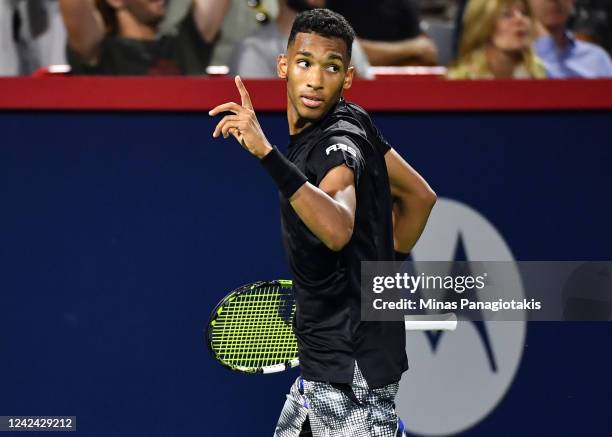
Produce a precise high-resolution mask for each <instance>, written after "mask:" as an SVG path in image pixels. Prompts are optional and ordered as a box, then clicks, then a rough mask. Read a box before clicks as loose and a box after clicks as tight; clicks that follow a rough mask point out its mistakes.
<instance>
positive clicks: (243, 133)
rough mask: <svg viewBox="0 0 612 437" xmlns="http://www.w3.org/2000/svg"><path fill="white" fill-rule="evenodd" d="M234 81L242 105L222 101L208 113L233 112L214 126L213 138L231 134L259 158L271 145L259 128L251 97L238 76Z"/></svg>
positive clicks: (266, 152)
mask: <svg viewBox="0 0 612 437" xmlns="http://www.w3.org/2000/svg"><path fill="white" fill-rule="evenodd" d="M235 82H236V87H237V88H238V92H239V93H240V98H241V101H242V105H239V104H237V103H234V102H228V103H223V104H222V105H219V106H217V107H216V108H213V109H212V110H211V111H210V112H209V113H208V114H209V115H211V116H214V115H217V114H219V113H220V112H232V113H233V115H226V116H225V117H223V118H222V119H221V121H220V122H219V123H218V124H217V126H216V127H215V131H214V132H213V138H217V137H218V136H219V135H223V138H227V137H228V136H229V135H233V136H234V138H236V140H237V141H238V142H239V143H240V144H241V145H242V147H244V148H245V149H247V150H248V151H249V152H250V153H251V154H252V155H255V156H257V157H258V158H259V159H261V158H263V157H264V156H266V155H267V154H268V153H269V152H270V151H271V150H272V146H271V145H270V143H269V142H268V139H267V138H266V136H265V135H264V133H263V131H262V130H261V126H260V125H259V121H257V116H256V114H255V111H254V110H253V104H252V103H251V97H250V96H249V92H248V91H247V89H246V88H245V86H244V84H243V83H242V80H241V79H240V76H236V78H235Z"/></svg>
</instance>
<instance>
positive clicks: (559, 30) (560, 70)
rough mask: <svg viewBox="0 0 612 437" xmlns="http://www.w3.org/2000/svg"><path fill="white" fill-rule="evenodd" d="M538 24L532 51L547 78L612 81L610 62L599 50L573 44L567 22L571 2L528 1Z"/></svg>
mask: <svg viewBox="0 0 612 437" xmlns="http://www.w3.org/2000/svg"><path fill="white" fill-rule="evenodd" d="M530 3H531V7H532V9H533V13H534V16H535V17H536V19H537V20H538V21H539V24H538V36H539V38H538V39H537V41H536V43H535V49H536V52H537V54H538V56H539V57H540V58H541V59H542V61H543V62H544V66H545V67H546V72H547V74H548V77H551V78H569V77H583V78H596V77H612V61H611V60H610V56H608V54H607V53H606V52H605V50H603V49H602V48H601V47H599V46H597V45H595V44H592V43H589V42H585V41H579V40H577V39H576V38H575V37H574V35H573V34H572V33H571V32H569V31H568V29H567V22H568V20H569V18H570V15H571V14H572V11H573V9H574V4H575V0H530Z"/></svg>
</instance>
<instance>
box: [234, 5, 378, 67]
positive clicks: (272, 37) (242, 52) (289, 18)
mask: <svg viewBox="0 0 612 437" xmlns="http://www.w3.org/2000/svg"><path fill="white" fill-rule="evenodd" d="M278 7H279V13H278V17H277V18H276V20H275V21H274V22H271V23H268V24H264V25H263V26H262V27H261V28H260V29H259V30H257V31H256V32H254V33H253V34H251V35H249V36H247V37H246V38H245V39H244V40H243V41H242V42H241V43H240V44H238V46H236V49H235V51H234V54H233V56H232V58H231V60H230V72H231V73H232V74H239V75H240V76H243V77H250V78H272V77H277V74H276V58H277V57H278V55H279V54H281V53H285V52H286V51H287V40H288V39H289V33H290V32H291V26H292V25H293V20H294V19H295V16H296V15H297V14H298V12H301V11H305V10H308V9H313V8H316V7H325V0H279V3H278ZM351 64H352V65H354V66H355V70H356V71H357V75H358V76H360V77H365V78H371V77H372V76H371V74H370V73H369V67H370V65H369V63H368V60H367V57H366V56H365V54H364V53H363V51H362V50H361V48H360V47H359V43H358V42H357V41H355V42H354V43H353V47H352V56H351Z"/></svg>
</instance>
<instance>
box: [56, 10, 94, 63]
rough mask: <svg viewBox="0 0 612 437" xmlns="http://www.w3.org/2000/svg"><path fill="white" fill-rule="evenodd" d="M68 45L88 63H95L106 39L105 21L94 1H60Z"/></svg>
mask: <svg viewBox="0 0 612 437" xmlns="http://www.w3.org/2000/svg"><path fill="white" fill-rule="evenodd" d="M60 9H61V12H62V17H63V19H64V24H65V26H66V30H67V32H68V45H69V46H70V48H71V49H72V50H74V51H75V52H76V53H77V54H78V55H79V56H80V57H81V58H82V59H83V60H84V61H85V62H86V63H94V62H95V61H96V60H97V57H98V51H99V49H100V43H101V42H102V38H104V21H103V20H102V15H100V12H99V11H98V9H97V8H96V5H95V3H94V0H60Z"/></svg>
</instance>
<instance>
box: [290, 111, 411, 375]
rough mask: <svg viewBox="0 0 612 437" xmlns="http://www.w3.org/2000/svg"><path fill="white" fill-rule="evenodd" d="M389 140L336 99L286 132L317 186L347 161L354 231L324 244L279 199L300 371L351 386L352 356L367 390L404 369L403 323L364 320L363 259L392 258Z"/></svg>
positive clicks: (293, 151) (293, 152)
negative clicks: (344, 239) (303, 125)
mask: <svg viewBox="0 0 612 437" xmlns="http://www.w3.org/2000/svg"><path fill="white" fill-rule="evenodd" d="M389 149H390V146H389V144H388V143H387V142H386V141H385V140H384V138H383V137H382V136H381V135H380V133H379V132H378V130H377V129H376V127H375V126H374V125H373V124H372V121H371V120H370V117H369V116H368V114H367V113H366V112H365V111H364V110H363V109H361V108H360V107H358V106H357V105H354V104H352V103H347V102H346V101H344V100H343V99H341V100H340V101H339V102H338V103H337V105H336V106H335V107H334V108H333V109H331V110H330V111H329V112H328V113H327V115H326V116H325V117H323V119H321V120H319V121H318V122H317V123H316V124H314V125H313V126H309V127H308V128H307V129H305V130H304V131H302V132H300V133H299V134H297V135H294V136H292V137H291V140H290V143H289V148H288V152H287V156H288V158H289V160H291V161H292V162H293V163H294V164H295V165H296V166H297V167H298V168H299V169H300V170H301V171H302V172H303V173H304V174H305V175H306V177H308V181H309V182H310V183H312V184H313V185H315V186H318V185H319V184H320V182H321V180H322V179H323V178H324V177H325V175H326V174H327V173H328V171H329V170H331V169H332V168H334V167H337V166H339V165H342V164H346V165H347V166H348V167H350V168H351V169H352V170H353V173H354V176H355V186H356V197H357V207H356V211H355V225H354V229H353V236H352V238H351V240H350V241H349V243H348V244H347V245H346V246H345V247H344V248H343V249H342V250H341V251H340V252H334V251H332V250H330V249H328V248H327V247H326V246H325V245H324V244H323V242H321V241H320V240H319V239H318V238H317V237H315V235H314V234H313V233H312V232H311V231H310V230H309V229H308V228H307V227H306V225H305V224H304V223H303V222H302V221H301V219H300V218H299V217H298V215H297V214H296V212H295V211H294V210H293V208H292V207H291V205H290V204H289V201H288V200H287V199H285V198H284V197H283V196H281V223H282V233H283V243H284V245H285V250H286V252H287V256H288V259H289V265H290V269H291V271H292V273H293V281H294V293H295V296H296V301H297V313H296V317H295V320H294V327H295V333H296V336H297V339H298V346H299V358H300V367H301V370H302V376H303V377H304V378H305V379H308V380H314V381H326V382H332V383H350V382H351V381H352V378H353V370H354V363H355V360H357V362H358V363H359V368H360V369H361V371H362V373H363V375H364V377H365V379H366V381H367V382H368V384H369V385H370V386H371V387H380V386H383V385H386V384H390V383H392V382H396V381H399V379H400V377H401V374H402V373H403V372H404V371H405V370H406V369H407V368H408V363H407V359H406V350H405V331H404V325H403V323H401V322H400V323H395V322H384V323H381V322H361V308H360V302H361V291H360V274H361V261H376V260H384V261H389V260H392V259H393V256H394V252H393V225H392V219H391V194H390V188H389V178H388V174H387V168H386V165H385V159H384V154H385V153H386V152H387V151H388V150H389Z"/></svg>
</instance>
